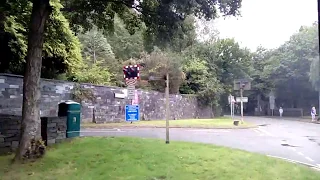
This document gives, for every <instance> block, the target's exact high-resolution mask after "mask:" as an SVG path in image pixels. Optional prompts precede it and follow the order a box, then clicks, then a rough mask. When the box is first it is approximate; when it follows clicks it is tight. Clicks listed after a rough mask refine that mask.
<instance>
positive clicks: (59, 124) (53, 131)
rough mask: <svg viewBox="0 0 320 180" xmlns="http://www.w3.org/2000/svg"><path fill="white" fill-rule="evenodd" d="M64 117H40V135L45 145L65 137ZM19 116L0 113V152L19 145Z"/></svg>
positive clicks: (5, 151) (13, 148)
mask: <svg viewBox="0 0 320 180" xmlns="http://www.w3.org/2000/svg"><path fill="white" fill-rule="evenodd" d="M66 126H67V124H66V117H49V118H47V117H43V118H41V136H42V138H43V140H44V141H45V143H46V145H51V144H55V143H58V142H61V141H62V140H63V139H65V138H66ZM20 127H21V116H14V115H4V114H0V154H3V153H7V152H10V151H14V150H15V149H16V148H17V147H18V145H19V139H20Z"/></svg>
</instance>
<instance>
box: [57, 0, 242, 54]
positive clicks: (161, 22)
mask: <svg viewBox="0 0 320 180" xmlns="http://www.w3.org/2000/svg"><path fill="white" fill-rule="evenodd" d="M62 2H63V4H64V6H65V14H66V16H67V17H68V19H69V20H70V22H71V23H72V24H73V29H74V30H75V31H77V30H79V25H80V26H82V27H83V28H84V29H86V30H89V29H92V27H93V24H95V25H97V26H98V28H99V29H105V30H106V32H113V31H114V29H115V28H114V19H115V17H116V14H117V15H118V16H119V17H120V18H121V19H122V20H123V22H124V24H125V27H126V29H127V30H128V32H129V33H130V34H134V33H135V32H136V31H137V30H138V29H140V28H141V26H142V22H143V23H144V25H145V26H146V31H145V33H144V37H145V40H146V41H147V42H148V44H153V45H157V46H158V47H161V48H162V49H163V48H166V47H168V46H167V45H168V44H171V43H172V42H173V40H174V39H175V38H174V37H176V36H183V35H184V32H186V29H188V28H185V27H184V23H183V22H184V20H185V19H186V18H187V17H188V16H189V15H194V16H196V17H200V18H202V17H203V18H205V19H208V20H209V19H214V18H216V17H217V13H218V12H221V13H222V14H223V15H226V16H227V15H233V16H235V15H238V14H239V11H238V9H239V8H240V6H241V0H232V1H218V0H210V1H208V0H199V1H179V0H172V1H166V0H161V1H156V0H147V1H145V0H144V1H142V0H141V1H140V0H137V1H126V0H119V1H104V0H89V1H88V0H63V1H62ZM186 35H188V34H186ZM153 45H152V46H151V47H153ZM149 50H152V49H149Z"/></svg>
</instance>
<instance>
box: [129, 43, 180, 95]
mask: <svg viewBox="0 0 320 180" xmlns="http://www.w3.org/2000/svg"><path fill="white" fill-rule="evenodd" d="M181 60H182V58H181V56H179V54H177V53H172V52H169V51H166V52H164V51H161V50H160V49H158V48H155V50H154V51H153V52H152V53H150V54H146V53H144V54H142V56H141V57H140V58H139V59H136V60H135V59H131V60H128V61H126V62H124V64H126V65H128V64H129V65H134V64H143V65H144V67H143V69H142V70H141V73H140V74H141V75H140V76H141V79H142V81H147V82H148V83H146V84H144V85H141V84H140V85H139V87H141V88H148V89H151V90H155V91H160V92H165V87H166V83H165V80H166V75H167V72H168V73H169V83H170V84H169V86H170V89H169V93H171V94H177V93H178V92H179V88H180V85H181V84H182V82H183V80H184V73H183V71H182V66H181ZM150 78H151V79H150Z"/></svg>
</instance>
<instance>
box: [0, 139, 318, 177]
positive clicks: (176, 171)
mask: <svg viewBox="0 0 320 180" xmlns="http://www.w3.org/2000/svg"><path fill="white" fill-rule="evenodd" d="M11 158H12V156H3V157H0V179H3V180H9V179H10V180H12V179H16V180H20V179H21V180H22V179H23V180H29V179H30V180H38V179H39V180H46V179H59V180H69V179H74V180H78V179H84V180H91V179H92V180H100V179H101V180H109V179H110V180H169V179H170V180H196V179H199V180H206V179H207V180H212V179H219V180H231V179H232V180H247V179H251V180H270V179H280V180H300V179H301V180H306V179H308V180H313V179H314V180H319V179H320V173H319V172H317V171H315V170H312V169H309V168H307V167H304V166H301V165H297V164H291V163H289V162H285V161H282V160H278V159H273V158H269V157H267V156H263V155H259V154H254V153H248V152H244V151H240V150H233V149H229V148H224V147H217V146H213V145H205V144H196V143H185V142H171V144H168V145H166V144H164V143H163V141H161V140H154V139H138V138H123V137H122V138H112V137H110V138H102V137H101V138H89V137H87V138H78V139H74V140H73V141H71V142H66V143H63V144H59V145H56V146H55V147H53V148H50V149H49V150H48V152H47V154H46V156H45V157H44V158H43V159H41V160H39V161H37V162H34V163H29V164H23V165H21V164H14V165H9V161H10V159H11Z"/></svg>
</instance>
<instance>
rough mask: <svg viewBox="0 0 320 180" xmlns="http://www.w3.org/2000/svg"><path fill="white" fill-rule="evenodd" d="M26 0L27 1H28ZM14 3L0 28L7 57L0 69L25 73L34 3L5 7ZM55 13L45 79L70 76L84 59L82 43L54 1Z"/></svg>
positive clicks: (47, 32)
mask: <svg viewBox="0 0 320 180" xmlns="http://www.w3.org/2000/svg"><path fill="white" fill-rule="evenodd" d="M24 3H25V4H24ZM5 5H8V6H10V8H11V9H10V11H7V12H6V13H5V16H4V19H3V21H2V24H3V28H0V32H1V33H0V34H1V35H0V38H1V43H0V44H1V46H2V47H3V48H1V49H3V50H4V51H3V58H1V59H0V63H1V67H0V72H5V73H13V74H19V75H23V74H24V66H25V57H26V53H27V36H28V29H27V28H25V27H26V26H27V25H28V23H29V21H30V20H29V18H30V14H31V8H32V4H31V3H30V2H28V1H23V0H15V1H10V2H7V3H5V4H1V5H0V7H1V6H5ZM52 8H53V12H52V14H51V15H50V17H49V19H48V22H47V27H46V28H45V34H44V36H45V39H46V41H45V43H44V46H43V56H42V63H43V64H42V70H41V72H42V73H41V76H42V77H44V78H59V76H60V75H61V74H67V75H70V73H71V72H72V71H74V69H75V68H77V64H78V63H80V61H82V59H81V54H80V42H79V40H78V39H77V37H76V36H75V35H74V33H73V32H72V31H71V30H70V27H69V24H68V21H67V20H66V18H65V17H64V16H63V15H62V13H61V12H60V11H59V9H60V8H61V4H60V3H59V2H58V1H52Z"/></svg>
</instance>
